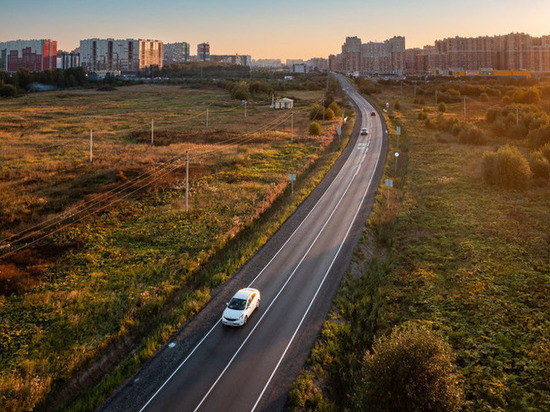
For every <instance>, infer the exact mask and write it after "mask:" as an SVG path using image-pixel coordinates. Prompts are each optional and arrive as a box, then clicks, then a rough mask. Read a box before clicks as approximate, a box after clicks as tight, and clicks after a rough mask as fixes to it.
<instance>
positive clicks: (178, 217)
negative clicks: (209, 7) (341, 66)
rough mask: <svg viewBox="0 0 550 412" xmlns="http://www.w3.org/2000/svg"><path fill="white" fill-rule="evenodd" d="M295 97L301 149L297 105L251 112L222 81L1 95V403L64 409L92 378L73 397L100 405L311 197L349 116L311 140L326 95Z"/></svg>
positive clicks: (83, 404) (83, 405) (83, 406)
mask: <svg viewBox="0 0 550 412" xmlns="http://www.w3.org/2000/svg"><path fill="white" fill-rule="evenodd" d="M288 93H289V94H290V95H291V96H292V97H293V98H295V99H296V101H295V109H294V128H293V137H294V143H293V144H290V132H291V131H290V126H291V123H290V113H289V112H288V111H274V110H272V109H269V104H270V103H271V102H270V101H269V102H254V101H252V102H249V104H248V105H247V113H246V117H245V114H244V107H243V105H242V104H240V102H238V101H236V100H233V99H231V97H230V96H229V93H228V92H226V91H225V90H222V89H218V88H204V89H200V90H194V89H189V88H181V87H177V86H159V85H136V86H130V87H123V88H120V89H118V90H115V91H110V92H100V91H94V90H71V91H63V92H47V93H40V94H29V95H26V96H24V97H21V98H16V99H4V100H0V146H1V149H0V168H1V170H0V171H1V174H0V205H1V207H0V213H1V216H0V217H1V219H0V232H1V239H2V243H1V246H2V249H1V252H0V253H1V254H2V256H1V257H0V319H1V321H0V322H1V329H0V348H1V349H0V406H1V409H2V410H27V409H33V408H35V407H46V406H47V405H50V406H51V405H57V406H60V405H62V404H63V403H64V402H67V401H69V402H70V401H71V399H72V398H74V397H75V396H76V394H78V393H79V392H81V391H82V390H84V389H86V390H87V392H86V396H85V397H84V398H80V399H79V400H77V401H76V403H73V404H72V406H70V407H71V408H72V409H76V410H90V409H93V408H94V407H96V406H97V404H98V402H100V401H101V400H102V399H104V398H105V397H106V396H108V395H109V394H110V393H111V391H112V390H113V389H114V388H115V387H116V385H118V384H120V383H121V382H123V380H124V379H125V378H126V377H128V376H130V375H131V374H132V373H133V372H134V371H135V370H136V368H138V367H139V366H140V365H141V364H142V362H143V361H145V360H146V359H147V358H148V357H149V356H150V355H151V354H152V353H154V351H155V350H156V349H158V348H159V347H160V345H161V344H162V343H163V342H165V341H166V340H167V339H168V338H169V337H170V336H171V334H172V333H173V332H174V331H175V330H177V328H178V327H179V326H180V325H181V324H182V323H184V322H185V321H186V320H187V319H189V317H190V316H192V315H193V314H194V313H196V311H198V310H199V309H200V308H201V307H202V306H203V305H204V304H205V303H206V302H207V301H208V300H209V296H210V292H211V291H212V289H213V288H215V287H216V286H218V285H220V284H222V283H223V282H224V281H225V280H226V279H228V278H229V277H230V276H231V275H232V273H233V272H234V271H235V270H237V269H238V268H239V266H240V265H242V263H244V261H245V260H246V259H247V258H248V257H250V256H251V255H252V254H253V253H254V251H255V250H257V249H258V248H259V247H260V246H261V245H262V244H263V242H265V240H266V239H267V238H268V236H269V235H270V234H271V233H273V232H274V231H275V230H276V228H277V227H278V225H280V223H281V222H282V221H284V219H285V217H286V216H288V215H289V214H290V213H291V212H292V211H293V210H294V208H295V207H296V206H297V205H298V204H299V202H300V201H301V200H302V199H303V198H304V197H305V196H307V194H308V193H309V192H310V191H311V189H312V188H313V187H314V185H315V183H316V182H318V181H319V179H320V178H321V177H322V176H323V174H324V173H325V172H326V171H327V170H328V168H329V167H330V165H331V164H332V163H333V162H334V160H335V159H336V158H337V156H338V154H339V151H340V149H341V147H340V146H338V145H337V144H335V143H334V142H333V140H334V134H335V131H336V125H337V124H338V123H339V122H340V121H341V120H340V118H338V119H335V120H333V121H330V122H328V121H327V122H321V124H322V129H323V132H322V135H321V136H315V137H310V136H308V135H307V128H308V126H309V111H310V108H311V106H312V105H313V104H314V103H318V102H319V100H321V99H322V98H323V92H322V91H298V90H293V91H289V92H288ZM207 109H208V127H207V125H206V112H207ZM152 119H153V120H154V143H153V145H151V120H152ZM348 123H351V125H350V126H348V127H352V124H353V123H352V122H348ZM90 129H93V139H94V143H93V144H94V150H93V162H92V163H90V162H89V134H90ZM350 130H351V129H350ZM347 133H348V136H349V131H348V132H347ZM345 142H346V140H345V139H344V141H343V144H344V143H345ZM186 151H188V152H189V159H190V162H189V179H190V180H189V188H188V195H189V198H188V199H189V202H188V206H189V212H188V213H185V210H184V208H185V160H184V159H185V156H184V155H185V152H186ZM288 173H296V174H297V176H298V182H297V185H296V186H295V193H294V197H291V196H290V193H289V190H288V189H287V187H288V184H289V183H288V180H287V179H288ZM274 204H276V205H277V207H276V208H275V209H274V208H273V205H274ZM272 209H274V210H272ZM131 351H133V355H131V356H129V357H125V355H129V354H130V352H131ZM117 364H118V367H117V368H116V369H112V368H113V366H114V365H117ZM108 372H111V373H110V374H109V376H108V378H107V379H103V383H101V384H100V385H99V386H97V387H96V388H95V389H90V387H91V385H92V384H97V383H98V382H100V381H101V379H102V378H103V377H104V376H106V374H107V373H108Z"/></svg>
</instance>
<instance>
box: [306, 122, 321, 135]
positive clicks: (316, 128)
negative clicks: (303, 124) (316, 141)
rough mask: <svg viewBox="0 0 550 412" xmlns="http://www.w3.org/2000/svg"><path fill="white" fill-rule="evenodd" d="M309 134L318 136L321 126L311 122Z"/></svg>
mask: <svg viewBox="0 0 550 412" xmlns="http://www.w3.org/2000/svg"><path fill="white" fill-rule="evenodd" d="M308 131H309V134H310V135H312V136H319V135H320V134H321V125H320V124H319V123H317V122H311V123H310V124H309V130H308Z"/></svg>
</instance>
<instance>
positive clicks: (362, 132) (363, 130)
mask: <svg viewBox="0 0 550 412" xmlns="http://www.w3.org/2000/svg"><path fill="white" fill-rule="evenodd" d="M361 134H369V131H368V130H367V129H366V128H364V127H363V128H362V129H361Z"/></svg>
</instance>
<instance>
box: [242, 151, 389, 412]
mask: <svg viewBox="0 0 550 412" xmlns="http://www.w3.org/2000/svg"><path fill="white" fill-rule="evenodd" d="M381 156H382V150H380V154H379V155H378V158H377V159H376V164H375V166H374V172H373V174H372V175H371V177H370V179H369V184H368V185H367V187H366V189H365V192H364V193H363V196H362V197H361V202H359V205H358V206H357V209H356V211H355V214H354V216H353V219H352V220H351V223H350V225H349V227H348V230H347V231H346V235H345V236H344V240H343V241H342V242H341V243H340V247H339V248H338V250H337V251H336V254H335V255H334V258H333V259H332V262H331V263H330V266H329V268H328V269H327V271H326V272H325V275H324V276H323V280H322V281H321V283H320V284H319V287H318V288H317V291H316V292H315V295H314V296H313V299H312V300H311V302H310V303H309V306H308V307H307V309H306V312H305V313H304V316H302V319H301V320H300V323H299V324H298V326H297V327H296V330H295V331H294V334H293V335H292V338H290V341H289V342H288V344H287V345H286V348H285V350H284V352H283V354H282V355H281V357H280V358H279V361H278V362H277V365H276V366H275V369H273V372H272V373H271V376H270V377H269V379H268V381H267V383H266V384H265V386H264V389H263V390H262V393H261V394H260V396H259V397H258V399H257V400H256V403H255V404H254V406H253V407H252V409H251V411H250V412H254V410H255V409H256V407H257V406H258V404H259V403H260V400H261V399H262V397H263V395H264V393H265V391H266V390H267V387H268V386H269V384H270V383H271V380H272V379H273V377H274V376H275V373H276V372H277V370H278V369H279V366H280V365H281V363H282V361H283V358H284V357H285V355H286V353H287V352H288V349H289V348H290V345H291V344H292V342H293V341H294V338H295V337H296V335H297V334H298V330H299V329H300V327H301V326H302V324H303V323H304V320H305V318H306V316H307V314H308V313H309V310H310V309H311V306H313V302H314V301H315V299H316V298H317V295H318V294H319V291H320V290H321V287H322V286H323V284H324V283H325V280H326V278H327V276H328V274H329V272H330V270H331V269H332V266H333V265H334V262H336V259H337V258H338V255H340V251H341V250H342V247H343V246H344V243H346V239H347V238H348V236H349V232H350V231H351V227H352V226H353V223H354V222H355V219H357V215H358V214H359V211H360V210H361V206H362V205H363V202H364V201H365V197H366V196H367V193H368V191H369V188H370V186H371V184H372V179H373V178H374V175H375V174H376V168H377V167H378V162H379V161H380V158H381Z"/></svg>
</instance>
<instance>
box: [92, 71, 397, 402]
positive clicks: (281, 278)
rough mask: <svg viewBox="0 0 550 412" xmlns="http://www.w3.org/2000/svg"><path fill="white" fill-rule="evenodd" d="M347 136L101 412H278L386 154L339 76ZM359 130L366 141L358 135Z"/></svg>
mask: <svg viewBox="0 0 550 412" xmlns="http://www.w3.org/2000/svg"><path fill="white" fill-rule="evenodd" d="M339 79H340V81H341V82H342V84H343V88H344V90H345V91H346V93H347V94H348V95H349V97H350V100H351V101H352V102H354V105H355V107H356V111H358V113H357V117H356V119H357V120H356V125H355V128H354V136H352V139H351V140H350V144H349V145H348V148H347V149H346V151H345V153H344V154H343V155H342V157H341V159H340V160H339V163H338V164H337V165H335V168H334V170H333V171H332V174H331V175H329V176H327V178H326V179H325V180H324V181H323V182H322V183H321V184H320V185H319V186H320V187H319V188H317V189H316V191H314V193H312V195H310V197H309V198H308V199H307V200H306V202H304V205H302V206H301V207H300V209H299V210H297V211H296V212H295V213H294V214H293V216H292V217H291V218H290V219H289V221H288V222H287V223H285V225H283V227H282V228H281V229H280V230H279V231H278V232H277V233H276V234H275V235H274V236H273V239H270V241H269V242H268V243H267V244H266V245H265V246H264V247H263V248H262V249H261V250H260V251H259V252H258V253H257V254H256V255H255V256H254V257H253V258H251V259H250V261H249V262H247V264H246V265H245V266H244V267H243V269H241V270H240V271H239V273H237V274H236V275H235V276H234V277H233V279H232V280H231V281H230V282H229V283H228V284H226V285H224V286H223V289H222V291H220V292H219V293H216V296H214V297H213V298H212V300H211V301H210V303H209V304H208V305H207V307H206V308H205V309H203V310H202V311H201V312H200V313H199V314H198V315H197V316H196V317H195V318H194V319H193V320H192V321H190V322H189V323H188V324H186V325H184V327H182V330H181V331H180V332H179V333H178V334H177V335H175V336H174V337H173V338H172V339H171V340H170V342H169V344H167V345H165V346H164V347H163V348H162V349H161V350H160V351H159V352H158V353H157V354H156V355H155V356H154V357H153V358H152V359H151V360H150V361H149V362H148V363H147V364H146V365H145V366H144V367H143V368H142V369H141V370H140V371H139V372H138V373H137V374H136V375H135V376H134V377H133V378H132V379H130V380H129V381H128V382H127V383H126V384H125V385H123V386H122V387H121V388H120V389H119V390H118V391H117V392H116V393H115V394H114V395H113V396H112V397H111V398H110V399H109V400H108V401H107V402H106V403H105V404H104V405H103V406H102V407H101V408H100V410H102V411H120V410H125V411H126V410H135V411H141V410H143V411H222V410H231V411H254V410H256V411H264V410H269V411H272V410H281V409H282V408H283V407H284V403H285V401H286V397H287V393H288V390H289V388H290V385H291V384H292V382H293V381H294V379H295V378H296V376H297V374H298V373H299V371H300V369H301V368H302V366H303V363H304V361H305V359H306V358H307V356H308V353H309V351H310V350H311V347H312V345H313V343H314V341H315V338H316V336H317V334H318V332H319V330H320V327H321V326H322V323H323V321H324V319H325V318H326V315H327V312H328V310H329V308H330V304H331V301H332V299H333V297H334V294H335V292H336V288H337V287H338V284H339V282H340V280H341V277H342V275H343V273H344V272H345V270H346V269H347V267H348V266H349V262H350V261H351V257H352V252H353V248H354V246H355V245H356V243H357V240H358V238H359V236H360V233H361V231H362V229H363V228H364V222H365V219H366V217H367V216H368V213H369V211H370V205H371V204H372V199H373V198H374V193H375V191H376V189H377V188H378V186H379V183H380V178H381V171H382V169H383V167H384V160H385V156H386V153H387V144H386V136H385V125H384V123H383V119H381V117H380V116H379V114H376V115H375V116H372V115H371V113H372V112H374V111H375V109H374V108H373V107H372V106H371V105H370V104H369V103H368V102H367V101H366V100H365V99H364V98H363V97H361V96H360V95H359V93H357V91H356V90H355V89H354V88H353V87H352V86H351V85H350V84H349V83H347V81H346V80H345V79H344V78H343V77H339ZM361 128H367V129H368V135H359V133H358V131H359V130H360V129H361ZM247 286H250V287H254V288H257V289H259V290H260V291H261V294H262V300H261V305H260V308H259V309H258V310H256V311H255V312H254V314H253V315H252V316H251V317H250V319H249V320H248V323H247V324H246V325H245V326H243V327H240V328H235V327H228V326H224V325H222V324H221V322H220V317H221V313H222V311H223V309H224V308H225V302H227V301H228V300H229V299H230V297H231V296H232V295H233V293H234V292H236V290H238V289H239V288H241V287H247Z"/></svg>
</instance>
